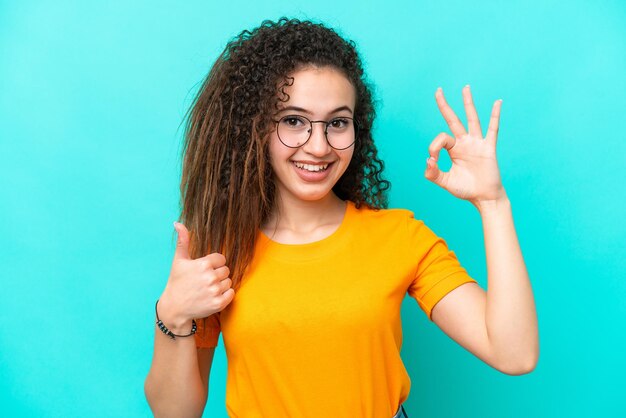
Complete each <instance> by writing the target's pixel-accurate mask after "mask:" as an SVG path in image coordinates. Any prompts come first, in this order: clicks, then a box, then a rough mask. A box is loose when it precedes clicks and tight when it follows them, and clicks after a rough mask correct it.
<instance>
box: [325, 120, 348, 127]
mask: <svg viewBox="0 0 626 418" xmlns="http://www.w3.org/2000/svg"><path fill="white" fill-rule="evenodd" d="M330 125H331V126H332V127H333V128H345V127H347V126H349V125H350V119H346V118H337V119H333V120H332V121H331V122H330Z"/></svg>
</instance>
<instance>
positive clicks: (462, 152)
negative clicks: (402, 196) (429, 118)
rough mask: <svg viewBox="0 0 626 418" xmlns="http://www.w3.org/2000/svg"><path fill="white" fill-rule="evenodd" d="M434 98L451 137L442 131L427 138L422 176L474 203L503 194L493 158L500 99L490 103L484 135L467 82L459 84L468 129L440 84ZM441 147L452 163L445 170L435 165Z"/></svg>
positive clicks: (500, 197)
mask: <svg viewBox="0 0 626 418" xmlns="http://www.w3.org/2000/svg"><path fill="white" fill-rule="evenodd" d="M435 100H436V101H437V106H438V107H439V111H440V112H441V114H442V115H443V117H444V119H445V120H446V123H447V124H448V126H449V127H450V130H451V131H452V134H453V135H454V137H452V136H450V135H448V134H447V133H446V132H442V133H440V134H439V135H437V137H436V138H435V139H434V140H433V141H432V142H431V144H430V146H429V147H428V153H429V154H430V156H429V158H428V160H427V162H426V165H427V167H426V171H425V173H424V176H425V177H426V178H427V179H428V180H430V181H432V182H433V183H435V184H437V185H439V186H441V187H443V188H444V189H446V190H448V191H449V192H450V193H452V194H453V195H454V196H456V197H458V198H460V199H464V200H468V201H470V202H471V203H472V204H473V205H474V206H477V207H479V205H480V204H481V203H484V202H492V201H498V200H499V199H505V198H507V196H506V192H505V190H504V187H503V186H502V181H501V179H500V170H499V168H498V162H497V161H496V142H497V136H498V124H499V119H500V107H501V105H502V100H496V101H495V103H494V105H493V109H492V111H491V119H490V121H489V127H488V129H487V136H485V138H484V139H483V134H482V130H481V128H480V121H479V120H478V115H477V113H476V108H475V107H474V102H473V100H472V94H471V92H470V87H469V85H467V86H465V87H464V88H463V103H464V105H465V114H466V115H467V125H468V130H469V133H468V132H467V131H466V130H465V127H464V126H463V124H462V123H461V121H460V120H459V118H458V117H457V115H456V114H455V113H454V111H453V110H452V108H451V107H450V106H449V105H448V103H447V102H446V99H445V98H444V96H443V91H442V89H441V88H438V89H437V91H436V92H435ZM442 148H445V149H446V150H447V151H448V154H449V155H450V159H451V160H452V167H451V168H450V171H448V172H443V171H441V170H439V168H438V167H437V160H438V159H439V152H440V151H441V149H442Z"/></svg>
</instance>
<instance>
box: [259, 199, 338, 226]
mask: <svg viewBox="0 0 626 418" xmlns="http://www.w3.org/2000/svg"><path fill="white" fill-rule="evenodd" d="M346 204H347V202H344V201H343V200H341V199H339V198H338V197H337V195H335V194H334V193H333V192H332V191H331V192H330V193H328V194H327V195H326V196H325V197H324V198H323V199H320V200H311V201H306V200H300V199H296V198H294V197H293V196H289V195H288V196H281V195H278V196H277V199H276V207H275V209H274V210H273V212H272V215H271V216H270V218H269V220H268V221H267V223H266V229H268V230H289V231H292V232H294V233H296V234H307V233H309V232H312V231H315V229H317V228H319V227H321V226H325V225H328V224H335V223H337V222H338V221H339V222H340V221H341V219H342V218H343V215H344V213H345V209H346Z"/></svg>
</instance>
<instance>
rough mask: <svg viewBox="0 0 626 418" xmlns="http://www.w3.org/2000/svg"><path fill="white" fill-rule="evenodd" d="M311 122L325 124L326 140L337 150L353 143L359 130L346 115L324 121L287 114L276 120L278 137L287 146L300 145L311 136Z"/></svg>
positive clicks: (295, 146)
mask: <svg viewBox="0 0 626 418" xmlns="http://www.w3.org/2000/svg"><path fill="white" fill-rule="evenodd" d="M313 123H324V124H326V127H325V129H324V135H325V136H326V141H327V142H328V144H329V145H330V146H331V147H333V148H334V149H337V150H342V149H346V148H348V147H350V146H351V145H352V144H354V142H355V141H356V137H357V134H358V131H359V125H358V123H357V122H356V121H355V120H354V119H353V118H349V117H346V116H340V117H337V118H334V119H331V120H329V121H325V120H310V119H308V118H307V117H305V116H301V115H287V116H283V117H282V118H280V120H279V121H278V122H276V124H277V125H278V126H277V128H276V130H277V133H278V139H280V142H282V143H283V144H284V145H285V146H287V147H289V148H298V147H301V146H302V145H304V144H306V143H307V141H308V140H309V138H311V133H312V132H313Z"/></svg>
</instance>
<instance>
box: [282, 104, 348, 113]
mask: <svg viewBox="0 0 626 418" xmlns="http://www.w3.org/2000/svg"><path fill="white" fill-rule="evenodd" d="M285 110H297V111H298V112H304V113H308V114H309V115H311V114H313V113H312V112H311V111H309V110H306V109H304V108H302V107H298V106H287V107H284V108H282V109H280V113H282V112H284V111H285ZM340 110H348V111H349V112H350V113H353V112H352V109H350V108H349V107H348V106H339V107H338V108H337V109H335V110H332V111H330V112H329V114H331V113H337V112H339V111H340Z"/></svg>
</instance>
